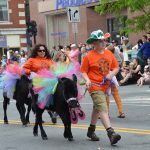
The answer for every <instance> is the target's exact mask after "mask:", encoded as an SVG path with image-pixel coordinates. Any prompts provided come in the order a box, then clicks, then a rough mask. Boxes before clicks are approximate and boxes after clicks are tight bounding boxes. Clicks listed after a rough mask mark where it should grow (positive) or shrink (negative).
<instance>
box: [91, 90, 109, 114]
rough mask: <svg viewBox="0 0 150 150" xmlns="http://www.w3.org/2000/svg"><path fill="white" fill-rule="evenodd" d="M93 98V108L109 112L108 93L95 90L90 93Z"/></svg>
mask: <svg viewBox="0 0 150 150" xmlns="http://www.w3.org/2000/svg"><path fill="white" fill-rule="evenodd" d="M90 95H91V97H92V100H93V109H95V110H98V111H99V112H103V111H105V112H108V107H107V102H106V95H105V93H104V92H103V91H101V90H99V91H94V92H92V93H90Z"/></svg>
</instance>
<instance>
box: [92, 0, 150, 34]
mask: <svg viewBox="0 0 150 150" xmlns="http://www.w3.org/2000/svg"><path fill="white" fill-rule="evenodd" d="M124 9H128V11H129V12H130V13H134V12H139V14H140V15H139V16H134V17H132V18H127V20H126V27H125V28H122V30H121V33H126V34H127V33H129V32H141V31H149V30H150V0H100V5H98V6H96V7H95V11H96V12H98V13H99V14H100V15H104V14H107V13H111V14H114V15H115V16H118V17H119V18H120V19H121V20H123V17H122V16H121V11H122V10H124Z"/></svg>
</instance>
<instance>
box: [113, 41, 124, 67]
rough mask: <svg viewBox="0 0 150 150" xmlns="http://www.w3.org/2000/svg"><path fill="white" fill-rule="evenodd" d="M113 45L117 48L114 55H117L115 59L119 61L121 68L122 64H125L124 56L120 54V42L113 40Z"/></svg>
mask: <svg viewBox="0 0 150 150" xmlns="http://www.w3.org/2000/svg"><path fill="white" fill-rule="evenodd" d="M112 45H113V47H114V48H115V49H114V55H115V57H116V59H117V61H118V64H119V65H120V66H121V65H122V62H123V55H122V53H121V52H120V48H119V47H118V41H117V40H113V41H112Z"/></svg>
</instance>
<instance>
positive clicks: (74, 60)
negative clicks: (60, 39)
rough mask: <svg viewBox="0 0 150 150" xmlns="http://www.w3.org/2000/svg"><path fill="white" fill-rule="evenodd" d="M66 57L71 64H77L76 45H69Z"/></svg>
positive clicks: (77, 51) (77, 53)
mask: <svg viewBox="0 0 150 150" xmlns="http://www.w3.org/2000/svg"><path fill="white" fill-rule="evenodd" d="M68 57H69V58H70V60H71V62H72V63H74V64H76V63H79V49H78V47H77V45H76V44H71V51H70V53H69V55H68Z"/></svg>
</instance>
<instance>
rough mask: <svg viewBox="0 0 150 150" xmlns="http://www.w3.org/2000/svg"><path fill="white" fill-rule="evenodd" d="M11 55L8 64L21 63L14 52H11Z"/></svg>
mask: <svg viewBox="0 0 150 150" xmlns="http://www.w3.org/2000/svg"><path fill="white" fill-rule="evenodd" d="M9 55H10V57H9V59H8V64H13V63H14V62H19V59H18V57H17V55H16V53H14V51H13V50H9Z"/></svg>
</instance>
